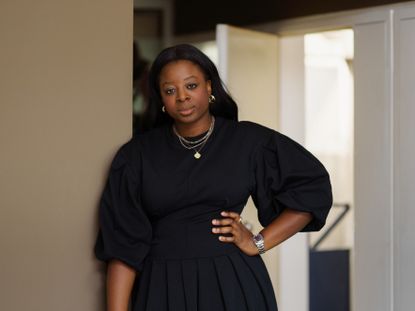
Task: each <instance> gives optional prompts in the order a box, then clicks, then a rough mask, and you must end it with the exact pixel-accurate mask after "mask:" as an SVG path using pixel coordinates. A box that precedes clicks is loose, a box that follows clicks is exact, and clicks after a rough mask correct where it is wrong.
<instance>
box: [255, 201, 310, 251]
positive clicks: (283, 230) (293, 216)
mask: <svg viewBox="0 0 415 311" xmlns="http://www.w3.org/2000/svg"><path fill="white" fill-rule="evenodd" d="M312 218H313V216H312V215H311V214H310V213H307V212H301V211H297V210H293V209H289V208H287V209H285V210H284V211H283V212H282V213H281V215H280V216H278V217H277V218H275V219H274V220H273V221H272V222H271V223H270V224H269V225H268V226H266V227H265V228H264V229H263V230H262V231H261V234H262V236H263V237H264V242H265V250H269V249H271V248H273V247H274V246H277V245H279V244H281V243H282V242H284V241H285V240H286V239H288V238H290V237H291V236H293V235H294V234H296V233H297V232H299V231H300V230H302V229H303V228H304V227H305V226H306V225H307V224H308V223H309V222H310V221H311V220H312ZM255 248H256V246H255Z"/></svg>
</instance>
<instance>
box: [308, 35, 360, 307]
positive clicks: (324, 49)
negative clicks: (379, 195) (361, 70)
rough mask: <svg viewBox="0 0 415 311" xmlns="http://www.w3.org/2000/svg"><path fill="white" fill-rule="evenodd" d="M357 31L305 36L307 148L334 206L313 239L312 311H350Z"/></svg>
mask: <svg viewBox="0 0 415 311" xmlns="http://www.w3.org/2000/svg"><path fill="white" fill-rule="evenodd" d="M353 41H354V38H353V30H351V29H344V30H337V31H327V32H320V33H312V34H307V35H305V36H304V70H305V71H304V79H305V131H304V132H305V146H306V148H307V149H308V150H310V151H311V152H312V153H313V154H314V155H315V156H316V157H317V158H318V159H319V160H320V161H321V162H322V163H323V164H324V166H325V167H326V169H327V170H328V172H329V174H330V178H331V183H332V188H333V198H334V205H333V208H332V210H331V212H330V214H329V217H328V219H327V224H326V226H325V227H324V228H323V229H322V231H320V232H315V233H310V234H309V246H310V262H309V265H310V281H309V282H310V311H314V310H318V311H325V310H337V311H349V310H350V305H351V304H350V284H351V282H350V270H351V267H350V265H351V263H352V262H353V261H352V260H351V257H350V256H351V255H352V251H353V246H354V216H353V214H354V213H353V207H354V200H353V188H354V185H353V180H354V172H353V167H354V163H353V156H354V148H353V145H354V142H353V133H354V129H353V124H354V122H353V120H354V118H353V110H354V108H353V107H354V90H353V85H354V82H353V80H354V79H353V58H354V47H353V45H354V44H353Z"/></svg>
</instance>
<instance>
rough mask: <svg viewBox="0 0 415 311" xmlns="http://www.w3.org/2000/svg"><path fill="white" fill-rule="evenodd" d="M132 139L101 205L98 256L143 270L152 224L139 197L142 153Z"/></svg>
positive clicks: (118, 160)
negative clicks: (140, 153)
mask: <svg viewBox="0 0 415 311" xmlns="http://www.w3.org/2000/svg"><path fill="white" fill-rule="evenodd" d="M137 149H138V148H137V146H134V145H133V143H132V141H130V142H129V143H127V144H125V145H124V146H122V147H121V148H120V150H119V151H118V153H117V154H116V156H115V158H114V160H113V162H112V164H111V168H110V172H109V176H108V179H107V182H106V185H105V188H104V191H103V193H102V196H101V201H100V204H99V233H98V238H97V240H96V243H95V255H96V257H97V258H98V259H99V260H103V261H109V260H111V259H118V260H121V261H123V262H124V263H126V264H127V265H129V266H131V267H133V268H134V269H136V270H137V271H140V270H141V269H142V265H143V260H144V259H145V257H146V255H147V253H148V251H149V248H150V243H151V235H152V230H151V223H150V221H149V218H148V216H147V214H146V212H145V210H144V209H143V207H142V205H141V199H140V155H139V152H138V151H137Z"/></svg>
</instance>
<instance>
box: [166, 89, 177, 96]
mask: <svg viewBox="0 0 415 311" xmlns="http://www.w3.org/2000/svg"><path fill="white" fill-rule="evenodd" d="M174 92H175V89H173V88H169V89H165V90H164V93H166V94H167V95H173V94H174Z"/></svg>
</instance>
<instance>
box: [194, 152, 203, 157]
mask: <svg viewBox="0 0 415 311" xmlns="http://www.w3.org/2000/svg"><path fill="white" fill-rule="evenodd" d="M193 156H194V157H195V159H200V157H201V156H202V155H201V154H200V153H199V151H196V153H195V154H194V155H193Z"/></svg>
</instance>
